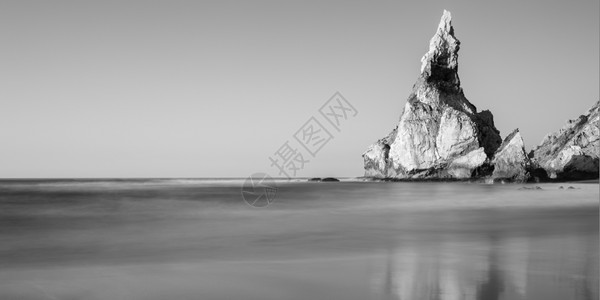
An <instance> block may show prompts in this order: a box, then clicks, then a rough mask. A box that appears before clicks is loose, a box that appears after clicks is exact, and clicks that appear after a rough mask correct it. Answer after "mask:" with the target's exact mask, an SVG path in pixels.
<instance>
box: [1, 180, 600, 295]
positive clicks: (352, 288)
mask: <svg viewBox="0 0 600 300" xmlns="http://www.w3.org/2000/svg"><path fill="white" fill-rule="evenodd" d="M258 183H260V182H258ZM258 183H257V182H254V183H253V182H250V184H251V185H250V186H248V184H249V182H248V181H247V180H246V179H244V178H226V179H223V178H221V179H52V180H48V179H39V180H38V179H22V180H17V179H11V180H0V299H151V300H152V299H157V300H163V299H209V300H212V299H223V300H225V299H228V300H231V299H243V300H254V299H255V300H268V299H276V300H286V299H298V300H307V299H311V300H313V299H314V300H319V299H343V300H352V299H361V300H365V299H386V300H389V299H401V300H418V299H428V300H429V299H440V300H445V299H448V300H449V299H455V300H469V299H489V300H499V299H528V300H532V299H540V300H554V299H555V300H578V299H582V300H584V299H585V300H588V299H598V296H599V294H598V286H599V275H598V273H599V261H598V254H599V239H598V237H599V202H600V200H599V184H598V182H597V181H596V182H594V183H581V182H570V183H540V184H485V183H469V182H373V181H364V180H361V179H356V178H345V179H342V180H341V181H340V182H308V181H307V180H306V179H296V180H291V181H288V180H282V179H275V180H273V181H272V182H271V181H269V182H262V183H261V184H258ZM263 190H264V191H266V193H265V194H263V193H262V192H261V191H263ZM253 191H254V192H253ZM264 195H267V196H266V198H265V197H263V198H260V197H261V196H264ZM252 196H257V198H256V199H259V198H260V199H262V200H264V199H267V200H268V201H266V202H257V201H256V199H254V200H253V199H252ZM262 200H261V201H262Z"/></svg>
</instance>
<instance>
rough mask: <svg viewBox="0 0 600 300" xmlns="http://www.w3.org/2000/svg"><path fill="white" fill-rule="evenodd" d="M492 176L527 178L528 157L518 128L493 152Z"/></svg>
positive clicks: (495, 177)
mask: <svg viewBox="0 0 600 300" xmlns="http://www.w3.org/2000/svg"><path fill="white" fill-rule="evenodd" d="M492 164H493V165H494V172H493V174H492V178H494V179H507V180H510V181H516V182H525V181H527V179H528V178H529V174H528V173H527V168H528V167H529V158H528V157H527V154H526V153H525V143H524V142H523V138H522V137H521V133H520V132H519V129H518V128H517V129H515V130H514V131H513V132H512V133H511V134H509V135H508V136H507V137H506V138H505V139H504V141H503V142H502V145H500V147H499V148H498V150H497V151H496V153H495V154H494V158H493V160H492Z"/></svg>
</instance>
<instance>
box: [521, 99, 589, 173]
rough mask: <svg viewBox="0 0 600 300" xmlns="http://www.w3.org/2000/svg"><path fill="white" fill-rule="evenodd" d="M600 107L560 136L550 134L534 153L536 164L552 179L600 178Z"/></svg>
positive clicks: (571, 125)
mask: <svg viewBox="0 0 600 300" xmlns="http://www.w3.org/2000/svg"><path fill="white" fill-rule="evenodd" d="M599 106H600V101H598V102H596V103H595V104H594V105H593V106H592V108H590V109H589V110H588V111H587V112H586V113H585V114H584V115H581V116H579V118H577V119H573V120H569V121H568V122H567V124H565V126H564V127H563V128H562V129H560V130H559V131H558V132H555V133H551V134H548V135H547V136H546V137H545V138H544V140H543V141H542V143H541V144H540V145H539V146H537V148H535V149H534V150H533V151H532V154H531V156H533V161H534V164H536V165H537V166H539V167H540V168H543V169H544V170H545V171H546V173H547V174H548V176H549V177H550V178H553V179H562V180H569V179H586V178H598V173H599V172H598V152H599V151H600V134H599V130H598V120H599V118H600V117H599V113H598V107H599Z"/></svg>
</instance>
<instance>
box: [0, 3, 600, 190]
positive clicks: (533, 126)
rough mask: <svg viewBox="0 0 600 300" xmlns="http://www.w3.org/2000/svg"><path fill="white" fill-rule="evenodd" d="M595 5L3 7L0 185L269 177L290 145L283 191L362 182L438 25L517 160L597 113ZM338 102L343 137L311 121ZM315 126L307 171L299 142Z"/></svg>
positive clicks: (469, 87) (469, 92) (471, 93)
mask: <svg viewBox="0 0 600 300" xmlns="http://www.w3.org/2000/svg"><path fill="white" fill-rule="evenodd" d="M599 5H600V4H599V2H598V1H595V0H594V1H592V0H576V1H548V0H531V1H530V0H528V1H522V0H520V1H515V0H507V1H331V0H305V1H285V0H280V1H249V0H240V1H231V0H223V1H27V0H25V1H2V2H0V39H1V40H2V47H0V140H1V141H2V143H1V144H0V178H73V177H84V178H96V177H100V178H106V177H111V178H114V177H246V176H249V175H250V174H253V173H256V172H264V173H268V174H270V175H271V176H280V174H278V173H279V170H278V169H277V168H276V167H275V166H272V165H271V161H270V159H269V158H270V157H271V158H276V157H277V153H278V150H281V149H284V148H283V146H284V145H288V146H290V149H288V150H290V151H291V152H287V153H303V152H304V154H303V156H302V159H301V160H304V161H305V163H304V164H303V165H301V164H300V163H297V164H296V167H297V168H298V170H296V171H295V174H292V176H294V175H295V176H297V177H313V176H318V177H325V176H339V177H345V176H362V175H363V160H362V157H361V154H362V153H363V152H364V151H365V150H366V149H367V147H368V146H369V145H370V144H372V143H373V142H375V141H376V140H377V139H379V138H382V137H384V136H385V135H387V134H388V133H389V131H390V130H391V129H392V128H393V127H394V126H395V125H396V123H397V121H398V119H399V117H400V113H401V111H402V108H403V107H404V104H405V103H406V99H407V98H408V96H409V94H410V91H411V88H412V85H413V84H414V82H415V80H416V79H417V76H418V75H419V69H420V59H421V57H422V56H423V54H425V52H426V51H427V49H428V45H429V40H430V38H431V37H432V36H433V34H434V33H435V30H436V28H437V25H438V23H439V19H440V17H441V15H442V12H443V10H444V9H447V10H449V11H450V12H451V13H452V17H453V19H452V23H453V26H454V29H455V34H456V37H457V38H458V39H459V40H460V41H461V50H460V52H459V75H460V78H461V83H462V87H463V89H464V92H465V95H466V97H467V98H468V99H469V100H470V102H472V103H473V104H474V105H475V106H477V108H478V109H479V110H482V109H489V110H490V111H491V112H492V113H493V115H494V120H495V123H496V127H497V128H498V129H499V130H500V134H501V136H502V137H503V138H504V137H505V136H506V135H507V134H509V133H510V132H511V131H512V130H513V129H514V128H519V129H520V131H521V134H522V136H523V138H524V140H525V144H526V147H527V150H529V149H531V148H532V147H534V146H535V145H537V144H539V143H540V142H541V140H542V138H543V137H544V136H545V135H546V134H548V133H550V132H552V131H555V130H558V129H559V128H560V127H562V125H563V124H564V123H565V122H566V121H567V120H568V119H571V118H575V117H577V116H579V115H580V114H582V113H584V112H585V111H586V110H587V109H588V108H589V107H591V106H592V104H593V103H594V102H595V101H597V100H598V99H599V81H600V79H599V69H600V66H599V59H598V56H599V55H598V53H600V49H599V36H600V32H599V31H600V29H599V28H600V24H599V15H600V7H599ZM336 92H339V93H340V94H341V95H343V97H344V99H346V100H347V103H350V104H351V105H352V107H354V109H355V111H352V113H351V114H348V116H347V118H346V119H343V120H342V121H341V123H340V125H339V126H338V129H339V130H336V129H335V128H333V127H332V126H331V124H330V123H328V122H327V121H326V119H325V118H324V117H323V115H321V114H320V113H319V108H321V107H322V106H323V105H325V104H326V102H327V101H328V100H329V99H330V97H332V95H334V93H336ZM344 103H345V102H344ZM354 113H355V115H354ZM311 118H314V120H317V122H319V124H321V125H322V126H323V127H324V129H325V130H327V131H328V132H329V133H330V135H329V136H330V137H331V138H328V139H327V140H326V142H324V143H322V145H323V147H321V148H320V149H319V150H318V151H317V152H316V153H314V154H315V155H311V154H309V153H306V149H304V148H302V147H301V145H299V143H298V142H297V140H295V137H294V135H295V134H296V133H297V132H298V130H300V128H306V127H305V126H304V124H306V122H308V121H309V120H311ZM315 128H316V127H315ZM322 132H324V131H322ZM286 142H287V144H286ZM279 153H281V151H279ZM294 157H295V158H298V156H294ZM290 173H291V172H290Z"/></svg>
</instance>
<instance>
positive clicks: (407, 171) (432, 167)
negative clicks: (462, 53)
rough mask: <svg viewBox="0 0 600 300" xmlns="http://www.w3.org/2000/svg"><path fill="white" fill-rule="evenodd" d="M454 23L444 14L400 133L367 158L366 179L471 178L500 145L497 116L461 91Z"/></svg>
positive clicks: (369, 151) (377, 145) (374, 148)
mask: <svg viewBox="0 0 600 300" xmlns="http://www.w3.org/2000/svg"><path fill="white" fill-rule="evenodd" d="M451 21H452V18H451V15H450V12H448V11H444V13H443V15H442V18H441V20H440V24H439V26H438V28H437V30H436V33H435V34H434V36H433V38H432V39H431V41H430V43H429V50H428V52H427V53H426V54H425V55H424V56H423V58H422V59H421V62H422V65H421V74H420V76H419V78H418V79H417V82H416V83H415V84H414V86H413V91H412V93H411V95H410V96H409V98H408V101H407V103H406V105H405V106H404V111H403V112H402V115H401V117H400V122H399V123H398V126H397V128H396V129H394V130H393V131H392V133H390V134H389V135H388V136H387V137H386V138H383V139H381V140H379V141H377V143H375V144H374V145H372V146H371V147H369V149H367V151H366V152H365V153H364V154H363V158H364V162H365V176H373V177H394V178H432V177H451V178H468V177H470V176H471V173H470V172H471V171H472V170H473V169H475V168H477V167H478V166H481V165H482V164H483V163H484V162H485V160H486V158H489V157H491V156H492V155H493V154H494V152H495V151H496V149H497V148H498V146H499V145H500V143H501V141H502V140H501V139H500V135H499V132H498V130H497V129H496V128H495V127H494V122H493V116H492V114H491V113H490V112H489V111H482V112H479V113H478V112H477V108H476V107H475V106H474V105H473V104H471V103H470V102H469V101H468V100H467V99H466V98H465V96H464V93H463V90H462V88H461V87H460V79H459V77H458V50H459V48H460V42H459V41H458V39H456V37H455V36H454V28H453V27H452V23H451ZM480 149H481V150H480ZM475 151H477V152H475ZM481 153H483V154H484V155H485V157H483V159H482V156H481ZM468 160H471V161H468ZM453 163H454V165H453ZM459 165H460V166H465V167H464V168H462V167H461V168H458V167H457V166H459ZM449 166H454V169H448V167H449ZM458 169H464V170H462V171H457V170H458ZM445 170H446V171H447V172H445ZM450 170H454V171H450ZM467 170H471V171H467ZM467 173H468V174H467Z"/></svg>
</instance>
